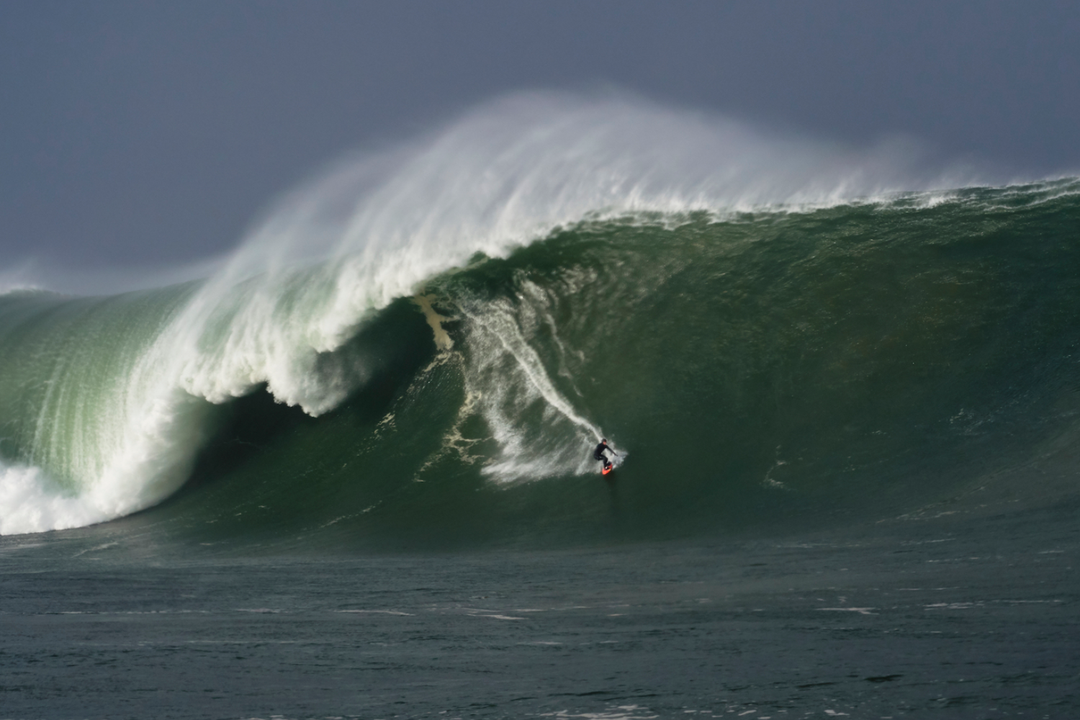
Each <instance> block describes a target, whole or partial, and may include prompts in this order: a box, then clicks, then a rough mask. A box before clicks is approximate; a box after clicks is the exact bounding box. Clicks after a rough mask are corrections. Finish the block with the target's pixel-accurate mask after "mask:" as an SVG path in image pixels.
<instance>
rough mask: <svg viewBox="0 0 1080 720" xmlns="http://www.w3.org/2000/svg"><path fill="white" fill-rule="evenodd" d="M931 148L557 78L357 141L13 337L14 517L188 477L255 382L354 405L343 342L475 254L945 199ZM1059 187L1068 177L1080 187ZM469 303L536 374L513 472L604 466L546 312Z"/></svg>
mask: <svg viewBox="0 0 1080 720" xmlns="http://www.w3.org/2000/svg"><path fill="white" fill-rule="evenodd" d="M917 155H918V153H915V152H912V147H911V144H910V143H905V142H900V141H891V142H886V143H882V144H880V145H878V146H876V147H872V148H870V149H867V150H852V149H847V148H838V147H836V146H835V145H833V146H829V145H824V144H818V143H813V142H807V141H804V140H797V139H791V138H779V137H768V136H766V135H764V134H762V133H759V132H757V131H755V130H753V129H752V128H750V127H748V126H746V125H744V124H740V123H738V122H735V121H732V120H729V119H726V118H723V117H717V116H706V115H702V114H696V113H688V112H683V111H677V110H671V109H667V108H663V107H660V106H657V105H655V104H651V103H648V102H645V101H642V100H639V99H634V98H627V97H625V96H619V95H609V96H606V97H604V98H602V99H600V100H587V99H581V98H579V97H574V96H569V95H561V94H554V93H529V94H522V95H518V96H514V97H511V98H508V99H504V100H500V101H497V102H494V103H491V104H488V105H484V106H482V107H480V108H479V109H477V110H474V111H471V112H469V113H466V114H465V115H463V116H462V117H460V118H458V119H457V120H456V121H454V122H452V123H450V124H449V125H448V126H447V127H445V128H443V129H440V130H438V131H435V132H432V133H429V134H428V135H426V136H425V137H423V138H421V139H420V140H417V141H415V142H413V143H410V144H405V145H402V146H400V147H398V148H396V149H393V150H391V151H388V152H384V153H380V154H375V155H362V154H354V155H351V156H349V157H347V158H346V159H344V160H343V161H341V162H339V163H337V164H336V165H334V166H332V167H331V168H329V169H328V170H327V171H326V172H324V173H323V174H321V175H320V176H318V177H317V178H315V179H314V180H312V181H310V182H308V183H305V184H304V185H303V186H301V187H300V189H298V190H297V191H294V192H292V193H290V194H288V195H287V196H285V197H283V198H281V199H280V200H279V201H278V202H277V203H276V204H275V205H274V206H273V207H272V208H271V210H270V211H269V212H268V213H267V214H265V215H264V216H263V217H262V218H261V219H260V221H259V222H258V223H257V224H256V225H255V227H254V229H253V231H252V232H251V233H250V234H249V235H248V237H247V238H246V240H245V241H244V242H243V243H242V244H241V246H240V247H239V248H238V249H237V250H236V251H235V253H233V255H232V256H231V257H229V258H228V259H227V260H226V261H225V262H224V263H222V264H221V265H220V267H219V268H218V269H217V271H216V272H215V273H214V274H213V275H212V276H210V277H209V278H208V279H207V280H205V281H203V282H199V283H193V284H188V285H184V286H178V287H176V288H163V289H161V290H159V291H154V292H148V293H143V294H140V293H135V294H132V295H129V296H117V297H116V298H112V299H110V298H104V299H98V300H94V301H90V300H84V301H71V302H70V303H68V304H65V305H63V306H62V307H61V306H57V307H55V308H51V307H50V308H49V309H48V310H41V311H40V313H41V316H42V317H45V316H46V315H50V313H51V316H50V318H49V320H48V321H47V322H46V321H42V323H41V325H40V327H39V328H37V329H35V330H34V332H33V333H32V335H33V338H32V340H33V341H34V343H36V344H33V349H32V350H26V351H25V352H24V351H23V349H21V347H13V349H12V350H11V353H12V355H11V356H10V363H9V365H8V367H7V370H5V372H7V371H8V370H10V369H11V368H12V367H17V368H18V372H17V373H13V374H20V373H21V374H22V376H32V377H33V380H34V382H33V383H30V384H26V385H19V386H18V387H9V388H8V389H7V390H5V392H6V393H7V394H8V395H9V396H10V397H11V398H12V402H10V403H8V404H7V408H9V409H8V410H6V412H8V413H13V414H14V415H15V417H14V419H13V420H12V425H13V426H14V427H15V428H16V431H15V433H14V435H15V438H14V444H15V446H16V447H17V448H18V457H20V458H22V459H24V460H25V461H24V462H15V463H12V464H9V465H8V466H6V467H5V468H4V469H3V470H2V472H3V487H4V491H3V493H2V494H0V507H2V512H0V517H2V518H3V523H4V524H3V527H0V532H3V533H13V532H35V531H40V530H47V529H51V528H59V527H71V526H73V525H79V524H86V523H89V522H100V521H103V520H108V519H110V518H114V517H118V516H121V515H124V514H128V513H131V512H134V511H137V510H140V509H144V508H146V507H150V506H152V505H154V504H156V503H159V502H160V501H161V500H163V499H164V498H166V497H168V496H169V495H171V494H172V493H173V492H175V491H176V490H177V488H179V487H180V486H181V485H182V484H183V482H184V480H185V479H186V478H187V477H188V475H189V473H190V470H191V467H192V463H193V462H194V459H195V457H196V454H197V452H198V450H199V448H200V447H202V445H203V444H204V442H205V440H206V436H207V432H208V431H207V422H208V416H209V414H211V410H210V406H212V405H216V404H221V403H225V402H227V401H229V400H231V399H233V398H237V397H242V396H244V395H246V394H249V393H251V392H252V391H254V390H255V389H257V388H261V387H265V388H266V389H267V391H268V392H269V393H270V394H271V395H272V396H273V397H274V399H275V400H276V401H277V402H279V403H282V404H285V405H289V406H298V407H300V408H302V409H303V411H304V412H305V413H307V414H308V415H310V416H316V417H317V416H320V415H323V414H326V413H328V412H329V411H331V410H333V409H335V408H337V407H339V406H340V405H341V404H342V403H343V402H344V401H345V400H346V399H347V398H348V397H349V396H350V395H351V394H352V393H353V392H355V391H356V390H357V388H360V387H363V386H364V385H365V383H367V382H368V381H370V380H371V379H372V377H373V376H374V373H375V370H374V368H373V366H372V365H371V363H370V362H368V361H366V360H364V359H363V358H360V359H357V358H355V357H347V356H348V354H347V353H346V354H342V353H340V352H339V351H341V350H342V349H343V348H344V347H345V346H346V345H347V344H348V343H349V342H350V340H351V339H352V338H354V337H355V336H356V335H357V333H358V332H359V331H360V329H361V328H362V327H364V325H365V323H368V322H370V321H371V320H372V319H373V318H374V317H376V316H377V314H378V313H379V312H380V311H382V310H384V309H386V308H388V307H389V306H390V305H391V304H392V303H393V302H395V301H396V300H398V299H401V298H408V297H411V296H413V295H415V294H417V292H418V290H420V289H422V288H424V287H425V286H426V285H427V284H429V283H432V282H434V281H435V280H437V279H438V278H440V277H444V276H445V275H446V274H447V273H448V272H452V271H453V269H455V268H462V267H467V266H468V265H469V263H470V260H471V259H473V258H476V257H478V256H482V257H486V258H491V259H504V258H507V257H508V256H509V255H510V253H511V252H512V251H514V250H515V249H518V248H522V247H525V246H528V245H529V244H530V243H533V242H535V241H536V240H538V239H543V238H550V237H551V236H552V234H553V233H555V232H557V231H559V230H560V229H566V228H568V227H572V226H574V225H575V224H581V223H597V222H601V221H605V220H608V219H614V220H616V221H617V222H621V223H629V224H637V223H641V222H642V221H645V222H654V221H658V222H659V224H660V225H663V226H670V225H671V223H672V221H673V220H674V222H675V223H676V224H680V223H689V222H691V221H692V219H693V218H694V217H695V216H696V215H697V214H698V213H700V212H706V213H710V214H715V215H714V217H715V219H716V220H717V221H720V220H723V219H724V218H727V219H730V217H731V216H730V213H761V212H807V211H811V210H817V209H821V208H827V207H834V206H837V205H842V204H851V203H853V202H857V203H865V202H879V203H885V204H886V205H888V204H890V203H891V204H893V205H894V206H895V205H902V204H903V203H905V202H908V203H910V202H912V201H913V200H912V198H914V197H916V195H917V196H919V197H927V198H941V197H946V196H943V195H941V194H940V193H938V194H934V193H935V192H938V191H936V190H934V189H935V188H948V187H956V186H957V182H958V181H957V178H958V177H960V174H959V173H958V172H953V171H949V170H944V171H942V170H933V171H927V170H926V169H925V168H920V167H918V166H917V161H913V160H912V158H914V157H917ZM1062 183H1063V184H1062V186H1061V187H1059V188H1058V189H1057V190H1056V191H1060V192H1072V189H1071V188H1072V186H1070V185H1069V183H1068V181H1062ZM898 193H909V194H908V195H903V196H901V195H898ZM910 193H916V195H911V194H910ZM916 202H923V201H922V200H919V201H916ZM925 202H926V203H928V204H932V203H934V202H938V200H937V199H933V200H927V201H925ZM463 310H464V312H465V314H466V315H467V317H468V319H469V322H470V327H471V328H472V329H473V330H474V331H475V335H474V336H473V343H474V347H473V353H474V356H475V357H478V358H487V360H483V361H478V364H477V365H475V366H474V367H473V368H472V371H473V372H474V373H478V374H479V375H484V374H485V373H486V374H495V375H498V374H499V373H506V372H512V373H516V374H520V375H521V376H522V377H524V378H525V382H524V384H521V385H516V386H515V387H517V388H518V389H520V390H521V392H522V393H523V394H522V396H521V398H512V397H509V396H500V395H499V394H498V393H493V392H491V391H490V390H488V391H486V392H484V393H482V394H481V396H480V397H481V398H483V399H482V401H481V403H482V404H483V405H484V411H483V412H484V413H485V414H486V417H487V419H488V422H489V425H491V426H492V428H493V432H494V435H495V438H496V440H497V443H498V445H499V447H500V448H501V454H500V457H502V458H503V465H502V470H501V471H500V470H496V474H498V473H500V472H501V473H502V475H503V476H504V477H526V476H543V475H552V474H559V473H566V474H573V473H576V472H583V471H584V469H585V467H586V466H587V465H588V463H586V462H584V461H582V460H580V459H574V460H571V459H570V458H571V457H572V456H573V455H574V453H575V452H576V451H577V449H578V448H577V445H576V444H575V443H577V444H578V445H579V444H580V443H581V442H583V441H584V440H585V439H587V438H588V437H589V436H596V435H599V434H600V429H599V426H598V424H597V423H595V422H594V421H592V420H589V419H587V418H586V417H584V416H583V414H582V413H581V412H580V411H579V410H578V409H577V408H576V407H575V405H574V403H573V402H571V401H570V400H569V399H568V397H569V396H568V395H567V391H566V390H565V389H563V388H561V387H557V384H556V383H554V382H552V381H551V378H550V377H549V376H548V375H547V374H546V372H545V370H544V368H545V363H544V361H543V359H542V358H540V357H539V356H538V355H537V353H536V351H535V349H534V348H533V347H532V345H531V344H530V341H529V339H528V338H527V337H526V335H525V334H524V333H523V332H522V326H521V323H522V322H526V321H528V322H533V321H536V322H540V323H544V322H548V321H546V320H544V319H543V318H533V319H523V318H522V317H521V316H520V315H519V311H520V306H516V305H515V303H514V302H513V301H510V300H507V301H506V302H504V303H501V304H500V303H498V302H496V303H489V304H487V305H485V306H484V307H483V308H472V309H470V308H468V307H463ZM34 312H38V311H36V310H35V311H34ZM549 324H550V323H549ZM551 327H555V325H554V324H551ZM24 329H25V327H24V326H23V325H19V324H15V325H12V326H11V327H9V328H8V329H7V330H6V331H5V332H8V333H10V334H12V335H14V334H17V333H21V332H23V331H24ZM97 337H109V338H110V343H109V347H107V348H105V347H102V346H100V345H95V344H94V338H97ZM61 338H62V340H61ZM42 348H49V349H48V351H47V352H46V353H45V354H44V357H45V361H44V362H42V357H43V355H42V352H40V350H41V349H42ZM86 348H92V350H90V354H89V356H81V357H80V362H78V363H76V362H74V359H75V357H76V356H79V354H80V353H83V352H84V351H85V350H86ZM81 361H85V362H81ZM35 363H36V365H35ZM31 365H34V367H33V368H31ZM516 376H517V375H515V377H516ZM473 390H475V388H473ZM519 400H520V402H519ZM514 412H536V413H539V414H540V415H541V416H543V417H545V418H546V417H549V416H548V415H545V413H554V415H555V416H558V417H561V418H562V419H563V420H564V421H567V422H569V423H570V425H571V426H573V427H575V428H577V431H576V432H577V433H578V435H579V437H578V439H577V440H576V441H575V440H566V441H565V442H563V443H562V444H561V445H560V446H559V447H553V448H549V455H548V456H547V457H546V458H543V457H537V456H536V455H535V453H532V454H531V453H530V452H529V451H527V450H526V449H525V446H524V444H523V437H524V436H523V435H522V432H521V422H520V420H519V419H518V418H516V417H514V415H513V413H514ZM564 435H565V433H564ZM567 437H569V436H568V435H567ZM553 458H554V459H553Z"/></svg>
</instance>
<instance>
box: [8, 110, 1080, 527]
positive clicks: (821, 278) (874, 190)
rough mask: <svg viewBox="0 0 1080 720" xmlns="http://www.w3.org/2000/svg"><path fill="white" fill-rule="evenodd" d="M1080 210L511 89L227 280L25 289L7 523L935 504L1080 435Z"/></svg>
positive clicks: (908, 167)
mask: <svg viewBox="0 0 1080 720" xmlns="http://www.w3.org/2000/svg"><path fill="white" fill-rule="evenodd" d="M1078 190H1080V183H1078V182H1077V181H1076V180H1074V179H1069V178H1065V179H1060V180H1049V181H1042V182H1038V183H1030V184H1012V185H1005V186H1000V187H987V186H980V185H979V184H978V183H972V182H970V181H966V180H965V178H962V177H960V176H958V175H956V174H950V173H942V172H932V173H931V172H926V171H925V170H922V169H920V168H917V167H916V166H914V165H913V164H911V162H910V161H909V154H908V153H907V152H906V148H904V147H901V146H898V145H896V144H889V143H886V144H883V145H881V146H879V147H877V148H873V149H871V150H868V151H862V152H855V151H851V150H845V149H842V148H835V147H829V146H824V145H816V144H813V143H808V142H805V141H795V140H790V139H777V138H774V137H766V136H763V135H761V134H759V133H755V132H753V131H751V130H749V129H748V128H746V127H745V126H743V125H740V124H738V123H735V122H732V121H729V120H724V119H718V118H710V117H706V116H699V115H693V114H688V113H681V112H675V111H671V110H667V109H663V108H658V107H656V106H652V105H649V104H647V103H643V102H641V101H637V100H627V99H624V98H609V99H606V100H602V101H585V100H581V99H576V98H572V97H566V96H557V95H526V96H518V97H515V98H511V99H508V100H504V101H500V102H498V103H495V104H492V105H488V106H485V107H483V108H480V109H479V110H476V111H473V112H471V113H469V114H467V115H465V116H464V117H462V118H460V119H459V120H457V121H456V122H454V123H452V124H451V125H450V126H448V127H447V128H444V129H442V130H439V131H437V132H433V133H431V134H430V135H428V136H426V137H424V138H422V139H420V140H418V141H415V142H413V143H411V144H408V145H403V146H400V147H398V148H395V149H393V150H391V151H387V152H384V153H381V154H378V155H356V156H351V157H349V158H347V159H345V160H343V161H342V162H340V163H338V164H337V165H335V166H334V167H332V168H330V169H329V170H328V171H327V172H325V173H323V174H322V175H320V176H319V177H317V178H315V179H313V180H312V181H311V182H309V183H307V184H305V185H304V186H302V187H301V188H300V189H299V190H297V191H296V192H294V193H292V194H291V195H289V196H287V197H284V198H282V199H281V200H280V201H279V202H278V203H277V204H276V205H275V206H274V207H273V208H272V210H271V211H270V212H269V213H268V214H267V215H266V216H265V217H264V218H262V219H261V220H260V222H259V223H258V224H257V225H256V227H255V229H254V230H253V232H252V233H251V234H250V236H249V237H248V238H247V239H246V241H245V242H244V243H243V244H242V245H241V247H240V248H239V249H238V250H237V251H236V252H235V253H234V255H233V256H232V257H231V258H230V259H229V260H228V261H227V262H226V263H224V264H223V265H222V266H221V267H220V268H219V269H218V271H217V272H216V273H215V274H214V275H212V276H211V277H210V278H208V279H205V280H192V281H190V282H187V283H183V284H179V285H172V286H167V287H164V288H160V289H151V290H141V291H135V292H129V293H123V294H119V295H111V296H100V297H69V296H62V295H56V294H54V293H51V292H44V291H29V290H18V291H13V292H10V293H8V294H7V295H5V296H3V297H0V407H2V408H3V410H2V412H3V417H0V424H2V427H3V431H2V435H3V440H2V441H0V458H2V468H0V473H2V475H0V533H3V534H15V533H28V532H40V531H46V530H55V529H62V528H71V527H77V526H83V525H88V524H91V523H98V522H102V521H106V520H112V519H115V518H119V517H121V516H125V515H130V514H131V513H135V512H137V511H139V510H143V509H146V508H150V507H153V506H155V505H158V504H160V503H162V501H164V500H166V499H168V498H171V500H170V501H169V502H168V503H165V504H164V505H163V506H161V507H160V508H158V509H157V510H155V511H154V512H153V513H150V515H153V519H152V521H151V522H153V523H159V524H160V523H164V525H165V526H168V527H169V528H170V530H169V531H170V532H177V533H180V534H182V535H183V536H184V537H187V536H188V535H191V536H192V537H193V538H194V539H196V540H199V541H208V542H209V541H217V540H222V539H230V538H251V537H256V536H258V537H260V538H265V537H292V538H295V537H310V536H318V537H323V538H325V539H326V542H328V543H331V544H333V543H339V542H344V541H349V540H350V539H361V540H364V541H372V542H374V541H388V539H389V540H392V541H393V542H398V543H402V542H404V543H408V542H415V541H420V540H433V541H435V542H445V541H447V540H448V539H462V540H468V541H475V542H480V541H482V542H493V541H494V542H497V541H508V540H525V541H534V540H536V539H537V538H545V539H546V540H545V541H548V540H552V539H562V540H564V541H568V542H576V541H580V540H582V539H588V538H598V537H604V538H608V537H611V536H612V535H614V536H623V537H637V536H640V535H642V534H645V535H657V534H659V535H670V534H680V533H697V532H712V531H716V530H723V529H728V528H736V527H745V526H748V525H749V526H758V525H760V524H761V523H766V524H768V523H775V522H784V523H790V522H793V521H800V520H805V521H810V520H813V521H820V519H821V518H822V517H831V516H835V515H844V514H853V513H865V512H881V511H882V509H883V508H886V507H887V508H890V509H895V508H905V507H909V506H912V505H917V504H919V503H922V502H925V501H926V500H927V498H930V497H934V496H935V494H940V493H942V492H951V491H954V490H955V489H956V488H958V487H963V486H964V484H965V483H969V482H971V481H972V480H973V479H974V478H977V477H979V476H980V475H985V474H987V473H993V472H994V471H995V470H996V469H998V468H1000V467H1003V466H1004V465H1005V464H1008V463H1012V462H1020V461H1022V459H1023V458H1025V457H1028V456H1029V455H1030V454H1032V453H1034V452H1037V451H1038V448H1039V447H1042V446H1044V445H1045V444H1046V443H1049V442H1051V441H1053V440H1054V439H1055V438H1060V437H1065V436H1067V435H1068V433H1069V432H1070V431H1071V430H1072V428H1073V425H1074V424H1075V419H1074V418H1075V415H1076V411H1077V409H1078V404H1077V401H1076V397H1075V387H1076V386H1077V380H1078V377H1077V368H1076V362H1075V352H1076V347H1077V343H1078V342H1080V336H1078V331H1077V329H1076V328H1077V327H1080V325H1078V324H1077V323H1076V317H1077V314H1078V312H1080V302H1078V301H1077V298H1078V297H1080V293H1078V292H1077V290H1078V288H1077V283H1078V280H1077V276H1076V273H1075V268H1076V267H1080V263H1078V260H1080V257H1078V255H1080V245H1078V243H1077V239H1076V236H1075V228H1076V227H1077V226H1078V225H1077V220H1078V219H1080V202H1078V200H1077V196H1078ZM601 435H606V436H607V437H609V438H610V439H612V440H614V442H615V445H616V447H617V448H619V449H620V450H622V451H623V452H624V454H625V453H626V452H629V453H631V455H630V458H629V460H628V462H627V463H626V464H625V466H624V467H623V468H622V469H621V470H620V471H619V479H618V480H617V485H612V486H605V485H604V484H603V483H601V482H600V481H599V480H598V479H597V480H595V481H594V480H592V479H591V477H590V476H591V474H592V473H593V472H594V471H595V468H593V467H592V463H591V461H590V460H589V452H590V448H591V445H592V444H593V443H594V442H595V441H596V439H597V438H598V437H600V436H601ZM182 487H183V488H184V489H183V491H181V492H179V493H178V491H180V490H181V488H182ZM867 508H871V509H867Z"/></svg>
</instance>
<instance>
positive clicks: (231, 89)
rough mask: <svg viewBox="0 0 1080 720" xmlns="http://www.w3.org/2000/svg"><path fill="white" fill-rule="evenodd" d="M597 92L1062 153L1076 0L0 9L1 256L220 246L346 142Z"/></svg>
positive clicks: (115, 256) (1075, 107) (879, 132)
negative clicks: (530, 96)
mask: <svg viewBox="0 0 1080 720" xmlns="http://www.w3.org/2000/svg"><path fill="white" fill-rule="evenodd" d="M607 87H616V88H620V89H624V90H627V91H630V92H632V93H637V94H640V95H643V96H645V97H647V98H650V99H652V100H655V101H658V102H661V103H664V104H670V105H673V106H678V107H687V108H690V109H694V110H704V111H708V112H717V113H724V114H728V115H732V116H734V117H737V118H741V119H743V120H749V121H750V122H751V123H753V124H757V125H761V126H763V127H771V128H781V129H785V130H791V131H796V132H799V133H802V134H805V135H808V136H810V137H815V138H822V139H825V140H830V141H837V140H838V141H841V142H848V143H854V144H861V143H869V142H872V141H874V140H876V139H879V138H881V137H883V136H888V135H892V134H903V135H908V136H913V137H915V138H918V139H920V140H922V141H924V142H925V143H927V144H928V146H929V147H930V148H931V149H932V152H933V153H936V154H938V155H940V156H941V157H942V158H943V159H950V158H956V157H965V156H969V157H975V158H978V159H981V160H986V161H990V162H993V163H998V164H999V165H1001V166H1003V167H1005V168H1008V169H1010V170H1014V171H1016V172H1017V173H1026V174H1035V175H1041V174H1047V173H1057V172H1075V171H1077V170H1080V133H1078V131H1077V128H1078V127H1080V3H1076V2H1071V1H1069V2H1066V1H1061V2H1052V1H1040V2H1027V3H1026V2H1011V3H1005V2H982V1H980V2H942V1H941V0H929V1H927V0H906V1H905V2H893V3H884V2H865V1H864V0H858V1H852V2H839V1H829V0H816V1H815V2H795V1H790V2H771V1H762V0H757V1H754V2H749V1H747V2H720V1H719V0H714V1H710V2H659V1H657V2H635V1H632V0H618V1H615V0H612V1H603V0H592V1H586V0H580V1H574V2H569V1H561V0H550V1H548V2H524V1H523V0H514V1H513V2H503V1H499V2H490V1H484V0H470V1H469V2H450V1H446V2H408V1H405V2H402V1H401V0H395V1H394V2H380V3H376V2H314V1H305V2H277V1H273V0H269V1H267V0H262V1H259V2H254V1H247V2H245V1H241V0H237V1H234V2H219V1H218V0H210V1H207V2H203V1H200V0H185V1H184V2H114V1H111V0H96V1H95V2H74V1H69V2H51V1H48V0H45V1H43V0H25V1H24V0H4V1H2V2H0V162H2V174H0V271H3V270H4V269H5V268H10V267H11V266H13V265H16V264H18V263H20V262H22V261H23V260H25V259H27V258H31V257H33V258H37V259H38V260H40V261H41V262H43V263H45V264H46V265H53V264H59V265H64V266H69V267H70V266H86V267H96V266H103V265H112V266H133V265H158V264H169V263H179V262H187V261H191V260H194V259H198V258H202V257H207V256H211V255H216V254H220V253H221V252H223V251H224V250H226V249H227V248H229V247H231V246H232V245H234V244H235V243H236V242H237V241H238V240H239V239H240V237H241V235H242V233H243V230H244V228H245V226H246V225H247V224H248V222H249V221H250V220H251V219H252V217H253V216H254V215H255V214H256V213H257V212H258V211H259V210H260V209H261V208H263V207H265V206H266V205H267V204H268V203H269V202H270V201H271V200H272V199H273V197H274V196H275V195H277V194H278V193H280V192H282V191H284V190H287V189H288V188H289V187H290V186H292V185H294V184H296V183H297V182H298V181H299V180H300V179H302V178H303V177H304V176H306V175H307V174H309V173H310V172H312V171H313V170H314V169H316V168H317V167H318V166H320V165H321V164H323V163H325V162H327V161H329V160H332V159H333V158H334V157H336V156H337V155H339V154H340V153H342V152H343V151H345V150H348V149H351V148H355V147H365V146H375V147H378V146H379V145H382V144H386V143H388V142H392V141H394V140H395V139H401V138H408V137H410V136H413V135H415V134H417V133H419V132H421V131H424V130H427V129H430V128H431V127H432V126H433V125H436V124H438V123H439V122H440V121H445V120H447V119H449V118H450V117H452V116H453V115H454V114H455V113H458V112H461V111H463V110H466V109H467V108H469V107H470V106H473V105H475V104H477V103H480V102H483V101H486V100H490V99H492V98H494V97H497V96H499V95H501V94H505V93H509V92H513V91H518V90H531V89H569V90H576V91H581V92H584V93H586V94H587V93H589V92H590V91H592V90H594V89H598V88H607Z"/></svg>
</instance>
